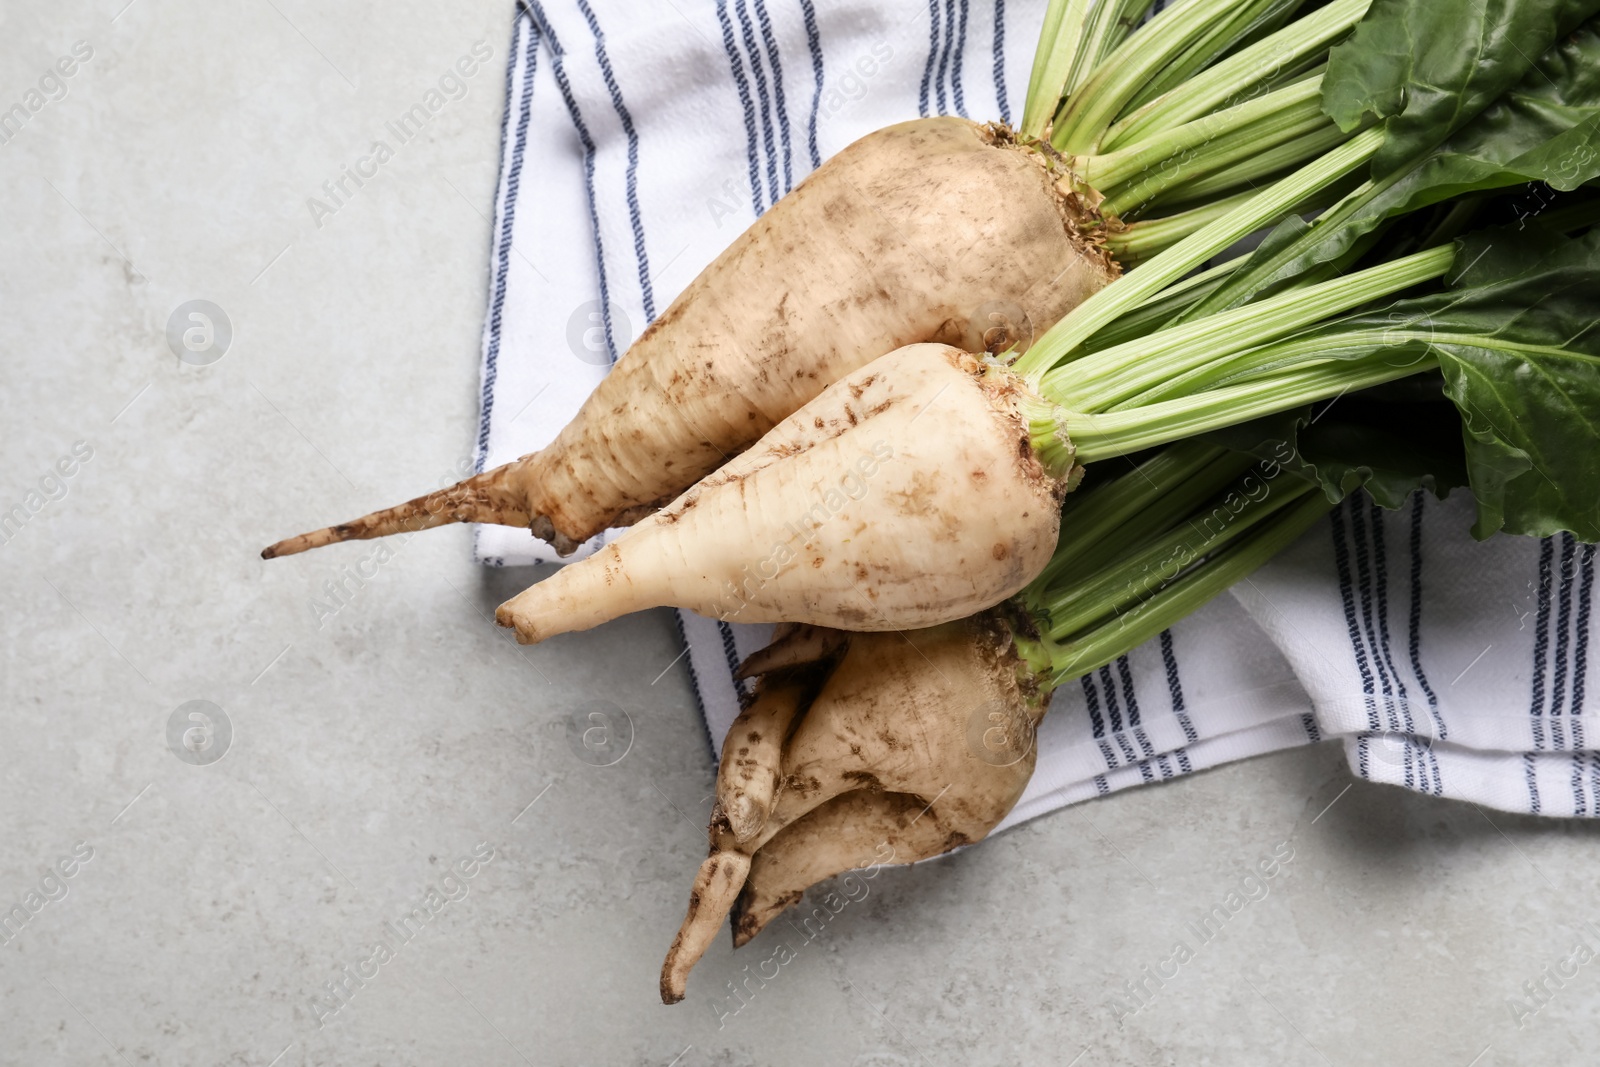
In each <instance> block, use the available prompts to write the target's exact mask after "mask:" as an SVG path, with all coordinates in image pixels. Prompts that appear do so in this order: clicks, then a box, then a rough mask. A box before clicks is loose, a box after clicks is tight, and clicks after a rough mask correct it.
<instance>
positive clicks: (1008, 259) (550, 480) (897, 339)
mask: <svg viewBox="0 0 1600 1067" xmlns="http://www.w3.org/2000/svg"><path fill="white" fill-rule="evenodd" d="M1058 178H1059V175H1055V174H1052V173H1051V172H1050V170H1049V168H1048V166H1047V161H1046V160H1045V159H1044V158H1043V157H1042V156H1040V155H1039V153H1038V152H1036V151H1034V150H1033V149H1030V148H1026V147H1023V146H1020V145H1017V144H1015V143H1014V142H1013V140H1012V138H1011V136H1010V135H1009V133H1008V132H1007V131H1005V130H1004V129H1003V128H1001V127H994V126H985V125H979V124H977V123H973V122H969V121H967V120H966V119H959V118H949V117H940V118H929V119H919V120H915V121H912V122H905V123H900V124H898V125H895V126H890V127H887V128H886V129H883V130H879V131H877V132H876V133H872V134H868V135H867V136H866V137H863V138H862V139H861V140H859V141H857V142H855V143H854V144H852V145H850V146H849V147H848V148H846V149H844V151H842V152H840V153H839V154H838V155H837V156H835V157H833V158H832V159H830V160H829V161H828V162H826V163H824V164H823V165H822V167H821V168H819V169H818V170H817V171H816V172H815V173H813V174H812V175H810V176H809V177H808V178H806V180H805V181H803V182H802V183H801V184H800V185H799V186H797V187H796V188H795V190H794V191H793V192H791V193H790V194H789V195H788V196H786V197H784V198H783V199H782V200H780V201H779V202H778V203H777V204H776V205H775V206H774V207H773V208H772V210H771V211H768V212H767V213H766V214H765V215H763V216H762V217H761V218H760V219H758V220H757V221H756V223H755V224H754V225H753V226H751V227H750V229H749V230H747V231H746V232H745V233H744V234H743V235H742V236H740V237H739V238H738V239H737V240H735V241H734V243H733V244H732V245H731V246H729V247H728V249H727V250H726V251H724V252H723V253H722V254H721V255H720V256H718V257H717V258H716V260H714V261H713V262H712V263H711V264H710V265H709V266H708V267H707V268H706V269H705V270H704V271H703V272H702V273H701V274H700V276H699V277H697V278H696V279H695V280H694V282H692V283H691V284H690V285H689V287H688V288H687V289H685V290H684V291H683V293H682V294H681V295H680V296H679V297H678V298H677V299H676V300H674V301H673V302H672V305H671V306H670V307H668V308H667V310H666V311H665V312H663V313H662V314H661V316H660V317H659V318H657V319H656V321H655V322H654V323H653V324H652V325H651V326H650V328H649V329H648V330H646V331H645V332H644V334H643V335H642V336H641V337H640V338H639V339H638V341H636V342H635V343H634V344H633V346H632V347H631V348H630V349H629V350H628V352H627V353H626V354H624V355H623V356H622V358H621V359H619V360H618V361H617V365H616V367H615V368H614V369H613V370H612V372H611V374H610V375H609V376H608V377H607V378H606V379H605V380H604V381H602V382H601V383H600V385H599V387H598V388H597V389H596V390H595V391H594V393H593V394H592V395H591V396H590V397H589V399H588V400H587V401H586V402H585V404H584V405H583V408H582V410H581V411H580V412H579V413H578V415H577V417H576V418H575V419H573V421H572V422H571V423H570V424H569V425H568V426H567V427H566V428H565V429H564V430H562V432H561V434H560V435H559V436H558V437H557V438H556V440H555V441H554V442H552V443H551V444H550V446H549V447H547V448H545V449H543V450H541V451H539V452H535V453H532V454H530V455H527V456H524V457H522V458H521V459H519V460H516V461H515V462H512V463H509V464H506V465H504V466H502V467H498V468H495V469H494V470H491V471H486V472H484V473H483V474H480V475H477V476H475V477H472V478H469V479H467V480H466V481H464V482H462V483H460V484H459V485H455V486H452V487H450V488H448V489H443V490H440V491H438V492H436V493H431V494H428V495H426V496H421V497H418V498H416V499H415V500H412V501H409V502H407V503H405V504H400V505H398V506H396V507H392V508H388V509H386V510H383V511H378V512H374V513H372V514H371V515H367V516H365V517H363V518H360V519H355V520H352V521H350V522H346V523H341V524H340V525H337V526H330V527H327V528H325V529H322V530H317V531H314V532H312V533H307V534H301V535H299V536H296V537H291V538H288V539H286V540H283V541H280V542H278V543H277V544H274V545H272V546H271V547H270V548H268V549H266V550H265V552H263V555H264V556H266V557H267V558H272V557H274V556H285V555H290V554H293V553H295V552H303V551H305V550H306V549H308V548H315V547H317V546H319V545H326V544H332V543H334V542H337V541H348V540H353V539H359V538H369V537H381V536H384V535H387V534H392V533H399V532H403V531H411V530H421V529H426V528H428V527H432V526H439V525H443V524H446V523H452V522H492V523H501V524H505V525H512V526H527V527H529V528H530V529H532V531H533V533H534V534H536V535H537V536H539V537H541V538H544V539H545V540H547V541H549V542H550V543H551V544H552V545H554V546H555V548H556V549H557V551H559V552H561V553H562V554H566V553H568V552H571V551H572V550H573V549H575V548H576V547H577V546H578V545H579V544H581V543H582V542H584V541H586V540H587V539H589V538H590V537H592V536H594V535H595V534H597V533H599V532H600V531H602V530H604V529H606V528H608V527H611V526H619V525H627V524H628V523H631V522H634V521H637V520H638V519H639V518H640V517H642V516H644V515H646V514H648V513H649V512H651V511H653V510H654V509H655V508H657V507H660V506H661V505H663V504H665V503H667V502H668V501H670V500H672V499H673V498H675V497H676V496H678V494H679V493H681V492H683V491H684V490H685V489H687V488H688V487H689V486H691V485H693V484H694V483H695V482H696V481H697V480H699V479H700V478H701V477H703V476H704V475H706V474H707V473H709V472H711V471H713V470H715V469H716V468H717V467H719V466H721V465H722V464H723V463H724V462H725V461H726V459H727V457H729V456H733V455H737V454H738V453H739V452H741V451H743V450H744V449H745V448H748V447H749V446H750V445H752V444H753V443H754V442H756V441H757V440H759V439H760V438H761V436H762V435H763V434H765V433H766V432H767V431H769V430H770V429H772V428H773V426H775V425H776V424H777V423H779V422H781V421H782V420H783V419H785V418H786V417H788V416H789V415H790V414H791V413H792V412H794V411H795V410H797V409H798V408H800V407H801V406H802V405H803V404H805V403H806V402H807V401H809V400H811V399H812V398H813V397H815V396H816V395H817V394H818V393H819V392H821V391H822V389H823V388H824V387H826V386H827V385H829V384H831V383H832V382H835V381H838V380H839V379H840V378H842V377H844V376H845V375H846V374H848V373H849V372H851V371H853V370H855V369H856V368H857V367H860V366H861V365H862V364H864V363H866V362H868V361H869V360H871V359H874V358H876V357H877V356H880V355H883V354H884V353H886V352H891V351H893V350H895V349H897V348H900V347H902V346H905V345H908V344H912V343H916V342H922V341H937V342H942V343H947V344H953V345H957V346H959V347H964V348H966V349H968V350H970V351H974V352H979V351H984V350H986V349H989V350H993V351H999V350H1000V349H1001V348H1004V347H1006V346H1009V345H1018V346H1019V347H1026V345H1027V343H1028V341H1029V339H1030V337H1029V334H1030V333H1043V332H1044V331H1045V330H1046V329H1048V328H1049V327H1051V326H1053V325H1054V324H1055V323H1056V321H1057V320H1058V319H1060V318H1061V317H1062V316H1063V315H1065V314H1066V313H1067V312H1068V311H1070V310H1071V309H1072V308H1074V307H1076V306H1077V305H1078V304H1079V303H1081V302H1082V301H1083V299H1084V298H1085V297H1087V296H1089V295H1090V294H1091V293H1093V292H1095V291H1097V290H1098V289H1100V288H1102V287H1103V286H1105V285H1106V284H1107V283H1108V282H1109V281H1110V280H1111V279H1112V278H1113V277H1115V275H1116V273H1117V267H1116V265H1115V263H1114V262H1113V261H1112V260H1111V259H1110V258H1109V257H1108V256H1107V255H1106V254H1105V253H1104V252H1103V251H1102V250H1101V249H1100V248H1099V247H1098V246H1097V245H1096V244H1094V243H1092V242H1091V241H1088V240H1086V239H1085V238H1084V237H1083V236H1081V234H1082V233H1083V232H1085V231H1086V230H1087V229H1089V228H1091V227H1090V225H1089V224H1090V223H1093V222H1097V221H1098V219H1097V218H1096V217H1095V216H1093V214H1092V211H1091V210H1090V209H1089V208H1087V207H1085V205H1084V203H1083V201H1082V200H1081V199H1080V198H1079V197H1078V196H1076V195H1073V194H1072V193H1071V192H1068V191H1063V190H1061V189H1058V188H1057V184H1056V183H1057V180H1058ZM546 358H551V359H558V358H561V357H560V356H559V355H558V356H549V357H546Z"/></svg>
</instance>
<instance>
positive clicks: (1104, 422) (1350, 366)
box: [1063, 331, 1439, 463]
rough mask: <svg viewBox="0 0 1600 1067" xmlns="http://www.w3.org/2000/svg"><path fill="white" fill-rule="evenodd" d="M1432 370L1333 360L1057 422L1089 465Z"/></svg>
mask: <svg viewBox="0 0 1600 1067" xmlns="http://www.w3.org/2000/svg"><path fill="white" fill-rule="evenodd" d="M1373 333H1374V337H1373V339H1372V344H1371V347H1373V348H1374V349H1378V348H1381V347H1387V346H1389V345H1391V344H1392V343H1393V342H1392V341H1390V340H1384V339H1383V338H1385V337H1386V336H1387V335H1388V334H1389V331H1373ZM1347 340H1348V338H1347ZM1345 347H1347V348H1348V347H1350V346H1349V345H1346V346H1345ZM1438 365H1439V361H1438V360H1437V359H1436V358H1434V357H1433V356H1432V355H1425V356H1423V357H1422V358H1420V359H1418V360H1416V361H1415V362H1413V363H1409V364H1398V365H1397V364H1392V363H1389V362H1387V361H1385V360H1383V359H1381V358H1378V357H1368V358H1365V359H1341V360H1334V361H1330V362H1327V363H1323V364H1319V365H1317V366H1311V367H1300V368H1298V369H1296V370H1292V371H1287V372H1284V373H1282V374H1274V375H1269V376H1266V377H1264V378H1263V379H1261V380H1259V381H1251V382H1245V383H1242V384H1239V385H1230V386H1225V387H1223V388H1220V389H1211V390H1207V391H1206V392H1202V393H1196V394H1192V395H1190V396H1184V397H1179V398H1177V399H1175V400H1166V401H1162V402H1160V403H1155V404H1148V405H1145V406H1142V407H1138V408H1133V409H1131V410H1127V411H1114V412H1108V413H1103V414H1099V415H1095V414H1083V413H1077V412H1070V413H1068V414H1067V416H1066V417H1065V419H1064V420H1063V423H1064V426H1063V428H1064V429H1065V430H1066V433H1067V436H1068V437H1070V438H1071V440H1072V444H1073V447H1074V449H1075V453H1076V455H1077V458H1078V460H1079V462H1082V463H1092V462H1094V461H1095V460H1101V459H1109V458H1111V457H1112V456H1123V455H1127V454H1129V453H1131V452H1141V451H1143V450H1144V449H1146V448H1154V447H1156V446H1157V445H1164V444H1168V443H1170V442H1172V441H1180V440H1182V439H1183V438H1185V437H1193V436H1194V435H1196V434H1201V433H1206V432H1208V431H1210V430H1220V429H1222V428H1223V427H1224V426H1234V425H1237V424H1238V423H1241V422H1248V421H1249V420H1251V419H1255V418H1260V417H1261V416H1263V415H1272V414H1275V413H1276V412H1279V411H1288V410H1289V409H1290V408H1296V407H1299V406H1301V405H1302V404H1310V403H1313V402H1315V401H1318V400H1329V399H1332V398H1333V397H1336V396H1339V395H1341V394H1343V393H1346V392H1349V391H1350V390H1353V389H1366V388H1369V387H1370V386H1374V385H1382V384H1383V383H1384V382H1392V381H1394V380H1395V379H1396V378H1405V377H1408V376H1410V375H1412V374H1420V373H1421V372H1423V371H1428V370H1433V369H1434V368H1435V367H1437V366H1438Z"/></svg>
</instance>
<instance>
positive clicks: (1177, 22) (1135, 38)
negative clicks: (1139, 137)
mask: <svg viewBox="0 0 1600 1067" xmlns="http://www.w3.org/2000/svg"><path fill="white" fill-rule="evenodd" d="M1272 2H1273V0H1247V3H1246V4H1245V5H1244V6H1245V7H1246V8H1247V9H1249V10H1252V11H1255V10H1260V9H1265V8H1267V7H1269V6H1270V5H1271V3H1272ZM1239 6H1240V4H1239V0H1187V2H1186V3H1183V4H1180V5H1179V6H1177V7H1172V8H1168V9H1167V10H1166V11H1163V12H1162V13H1161V14H1160V15H1158V16H1156V17H1155V18H1153V19H1151V20H1150V21H1149V22H1147V23H1145V24H1144V25H1143V26H1141V27H1139V29H1138V30H1136V31H1134V32H1133V34H1131V35H1130V36H1129V37H1128V39H1127V40H1125V41H1123V42H1122V44H1121V45H1120V46H1118V47H1117V48H1116V49H1115V50H1114V51H1112V53H1111V54H1110V55H1109V56H1107V57H1106V58H1105V60H1104V61H1102V62H1101V63H1100V64H1099V65H1098V66H1097V67H1096V68H1095V71H1094V73H1093V75H1091V76H1090V77H1089V79H1088V80H1087V81H1085V82H1084V83H1083V84H1082V85H1081V86H1079V87H1078V91H1077V92H1076V93H1074V94H1073V96H1072V97H1071V98H1069V99H1068V101H1067V103H1066V106H1065V107H1064V108H1063V109H1062V111H1061V112H1060V113H1059V114H1058V115H1057V117H1056V122H1055V126H1054V129H1053V131H1052V133H1051V141H1052V143H1053V144H1054V145H1055V147H1056V149H1057V150H1058V151H1060V152H1062V153H1064V154H1067V155H1084V154H1086V153H1088V152H1090V151H1093V150H1094V148H1095V145H1096V143H1097V142H1098V141H1099V139H1100V136H1101V134H1103V133H1104V132H1105V131H1106V128H1107V127H1109V126H1110V125H1111V123H1112V121H1113V120H1114V119H1116V117H1117V115H1118V114H1120V113H1121V111H1122V109H1123V107H1124V106H1126V104H1127V103H1128V101H1129V100H1131V99H1133V97H1134V96H1135V95H1136V94H1137V93H1138V92H1139V90H1140V89H1141V88H1142V87H1143V86H1144V85H1145V84H1146V83H1147V82H1148V81H1149V80H1150V79H1151V78H1153V77H1156V76H1157V75H1158V74H1159V73H1160V72H1161V70H1162V69H1163V68H1165V67H1166V66H1167V65H1168V64H1170V63H1172V62H1173V61H1174V60H1176V59H1177V58H1178V57H1179V56H1181V55H1182V54H1183V53H1184V52H1185V50H1187V49H1188V48H1189V47H1190V46H1191V45H1193V44H1194V43H1195V42H1197V41H1199V40H1201V39H1203V38H1204V37H1206V35H1207V33H1208V31H1210V30H1213V29H1215V27H1216V25H1217V23H1218V22H1219V21H1223V20H1226V19H1227V18H1228V17H1229V16H1230V15H1231V14H1233V13H1234V12H1235V11H1236V10H1237V9H1238V7H1239Z"/></svg>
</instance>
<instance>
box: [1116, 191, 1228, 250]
mask: <svg viewBox="0 0 1600 1067" xmlns="http://www.w3.org/2000/svg"><path fill="white" fill-rule="evenodd" d="M1254 195H1256V194H1255V191H1254V190H1247V191H1245V192H1242V193H1236V194H1234V195H1233V196H1230V197H1228V198H1226V199H1224V200H1215V201H1212V202H1211V203H1209V204H1202V205H1201V206H1200V207H1196V208H1190V209H1189V210H1188V211H1180V212H1178V213H1176V214H1173V215H1164V216H1162V217H1161V218H1158V219H1141V220H1139V221H1138V222H1134V223H1130V224H1129V225H1128V227H1127V228H1126V229H1124V230H1119V231H1117V232H1115V233H1107V234H1106V237H1105V242H1106V248H1107V249H1108V250H1109V251H1110V252H1111V254H1112V255H1113V256H1115V257H1116V259H1117V262H1118V263H1121V264H1122V265H1123V266H1124V267H1127V266H1131V265H1132V264H1134V263H1138V262H1139V261H1141V260H1145V259H1149V258H1150V257H1151V256H1153V255H1155V254H1156V253H1157V252H1160V251H1162V250H1163V249H1165V248H1168V247H1170V246H1172V245H1174V244H1177V243H1178V242H1179V241H1181V240H1183V239H1184V238H1185V237H1187V236H1189V235H1190V234H1191V233H1194V232H1195V231H1197V230H1200V229H1203V228H1204V227H1205V226H1206V225H1207V224H1209V223H1212V222H1215V221H1216V220H1218V219H1220V218H1222V217H1223V216H1224V215H1226V214H1227V213H1228V212H1230V211H1232V210H1233V209H1234V208H1236V207H1239V206H1240V205H1241V204H1243V203H1244V202H1245V201H1247V200H1249V199H1250V198H1251V197H1252V196H1254Z"/></svg>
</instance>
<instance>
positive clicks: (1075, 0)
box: [1018, 0, 1089, 139]
mask: <svg viewBox="0 0 1600 1067" xmlns="http://www.w3.org/2000/svg"><path fill="white" fill-rule="evenodd" d="M1088 10H1089V0H1050V4H1049V6H1048V7H1046V8H1045V12H1044V26H1043V27H1042V28H1041V29H1040V31H1039V47H1038V49H1036V50H1035V51H1034V53H1033V72H1032V73H1031V74H1030V75H1029V76H1028V98H1027V103H1026V104H1025V105H1024V106H1023V109H1022V126H1021V127H1020V129H1019V130H1018V132H1019V133H1021V134H1022V136H1023V137H1031V138H1036V139H1037V138H1042V137H1044V135H1045V128H1046V127H1047V126H1049V125H1050V116H1051V115H1054V114H1055V111H1056V106H1057V105H1058V104H1059V103H1060V100H1061V97H1062V95H1063V87H1064V86H1065V85H1066V84H1067V81H1068V78H1069V77H1070V76H1071V72H1072V69H1073V66H1074V64H1075V63H1077V61H1078V56H1079V51H1080V46H1081V43H1082V31H1083V20H1084V18H1085V16H1086V15H1087V14H1088Z"/></svg>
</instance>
